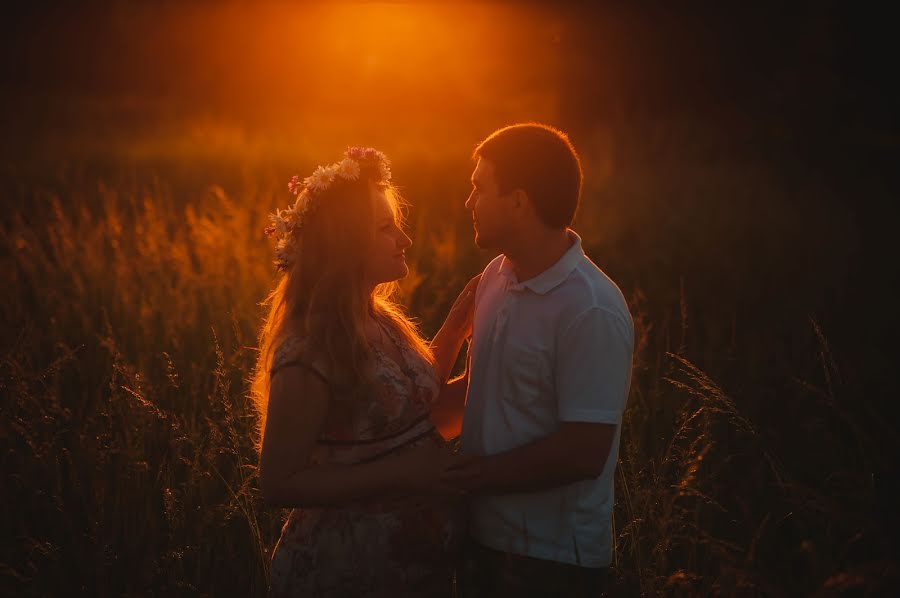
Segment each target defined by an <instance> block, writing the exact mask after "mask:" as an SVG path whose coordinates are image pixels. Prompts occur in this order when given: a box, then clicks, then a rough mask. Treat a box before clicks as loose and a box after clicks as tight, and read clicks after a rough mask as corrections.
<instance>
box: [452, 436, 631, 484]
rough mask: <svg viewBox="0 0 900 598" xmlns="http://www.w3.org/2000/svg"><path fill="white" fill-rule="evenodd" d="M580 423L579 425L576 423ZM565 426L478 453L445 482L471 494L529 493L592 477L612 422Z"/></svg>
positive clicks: (609, 443)
mask: <svg viewBox="0 0 900 598" xmlns="http://www.w3.org/2000/svg"><path fill="white" fill-rule="evenodd" d="M576 425H581V424H576ZM584 425H586V426H590V427H589V428H584V429H580V430H579V429H574V428H573V427H571V426H569V427H566V428H561V429H560V430H559V431H557V432H554V433H553V434H550V435H549V436H546V437H544V438H541V439H538V440H535V441H534V442H532V443H529V444H526V445H524V446H520V447H517V448H514V449H512V450H509V451H506V452H504V453H500V454H497V455H490V456H485V457H482V458H481V459H478V460H477V461H475V462H473V463H471V464H469V465H467V466H465V467H463V468H459V469H458V470H456V471H453V470H451V471H449V472H448V473H447V479H448V482H449V483H454V484H457V485H458V486H459V487H461V488H463V489H464V490H467V491H468V492H471V493H475V494H503V493H508V492H535V491H539V490H544V489H547V488H552V487H555V486H561V485H564V484H570V483H572V482H577V481H580V480H586V479H590V478H595V477H597V476H599V475H600V474H601V473H602V472H603V465H604V464H605V463H606V460H607V457H608V456H609V450H610V448H611V446H612V437H613V434H614V433H615V427H614V426H612V425H609V426H605V425H602V424H584Z"/></svg>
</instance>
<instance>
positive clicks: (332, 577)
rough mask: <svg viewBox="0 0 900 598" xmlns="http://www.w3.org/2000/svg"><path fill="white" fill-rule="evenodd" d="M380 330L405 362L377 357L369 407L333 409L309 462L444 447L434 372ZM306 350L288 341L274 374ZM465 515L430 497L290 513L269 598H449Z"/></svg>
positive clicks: (379, 353)
mask: <svg viewBox="0 0 900 598" xmlns="http://www.w3.org/2000/svg"><path fill="white" fill-rule="evenodd" d="M376 319H377V318H376ZM379 325H380V326H381V327H382V329H383V331H384V332H385V335H386V336H387V337H388V338H389V339H390V340H391V341H392V342H393V343H395V345H396V346H397V348H398V349H399V350H400V353H401V355H402V357H403V362H402V363H397V362H395V361H394V360H393V359H391V358H390V357H389V356H388V355H387V354H386V353H385V352H384V351H383V350H382V349H380V348H379V347H378V346H377V345H376V346H374V347H373V354H374V360H375V361H374V367H375V381H376V384H375V386H376V388H374V389H373V390H374V392H373V393H372V399H371V401H369V402H368V403H367V404H362V403H360V404H356V403H354V404H347V403H346V402H344V403H342V402H340V401H334V400H333V401H332V402H331V405H330V406H329V414H328V417H327V418H326V424H325V430H324V431H323V434H322V435H321V436H320V438H319V440H318V443H317V447H316V450H315V453H314V455H313V461H314V462H319V463H323V462H328V463H341V464H355V463H366V462H371V461H374V460H376V459H381V458H385V457H389V456H391V455H394V454H397V453H398V452H400V451H406V450H411V449H415V448H417V447H425V446H443V445H444V444H445V441H444V439H443V438H442V437H441V435H440V433H439V432H438V431H437V430H436V429H435V427H434V425H433V424H432V423H431V420H430V418H429V412H430V405H431V403H432V402H433V401H434V400H435V399H436V398H437V395H438V390H439V385H438V380H437V378H436V376H435V373H434V369H433V368H432V366H431V365H430V364H429V363H427V362H426V361H425V360H424V359H423V358H422V357H421V356H420V355H419V354H418V353H417V352H416V351H415V350H414V349H413V348H412V347H410V346H409V345H408V343H407V342H406V341H405V339H403V338H402V337H401V336H400V334H399V333H398V332H397V331H396V329H395V328H394V327H393V326H392V325H391V324H389V323H387V322H384V321H379ZM302 343H303V340H302V339H299V338H298V337H289V338H287V339H286V340H285V341H284V343H282V345H281V346H280V347H279V349H278V351H276V354H275V358H274V361H273V366H272V371H273V372H274V371H275V370H277V369H278V368H280V367H284V366H285V365H292V364H295V363H297V362H296V361H292V360H291V359H290V358H289V357H288V355H291V354H294V353H296V351H297V348H298V345H299V346H301V353H302ZM300 363H301V364H302V365H307V367H308V364H305V363H304V362H303V361H302V360H300ZM313 369H315V368H313ZM464 513H465V510H464V505H463V504H462V503H461V502H460V501H459V500H458V499H454V498H450V497H436V496H416V497H407V498H392V499H382V500H374V499H373V500H369V501H365V502H358V503H355V504H352V505H348V506H339V507H338V506H335V507H316V508H294V509H293V510H292V511H291V513H290V515H289V517H288V519H287V521H286V522H285V524H284V527H283V528H282V530H281V537H280V538H279V540H278V543H277V544H276V546H275V551H274V553H273V555H272V569H271V585H270V589H269V596H270V597H272V598H276V597H277V598H281V597H285V596H354V597H357V596H360V597H361V596H371V597H375V596H450V595H451V590H452V579H453V570H454V568H455V566H456V559H457V556H458V553H459V549H460V547H461V543H462V540H463V538H464V535H465V529H464V524H465V519H464Z"/></svg>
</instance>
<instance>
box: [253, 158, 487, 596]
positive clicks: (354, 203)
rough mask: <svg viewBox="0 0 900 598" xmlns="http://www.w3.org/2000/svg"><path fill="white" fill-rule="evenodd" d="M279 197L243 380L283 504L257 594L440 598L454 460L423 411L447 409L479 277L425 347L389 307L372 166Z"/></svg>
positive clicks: (392, 198)
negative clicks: (277, 274)
mask: <svg viewBox="0 0 900 598" xmlns="http://www.w3.org/2000/svg"><path fill="white" fill-rule="evenodd" d="M288 188H289V189H290V191H291V192H292V193H294V194H296V195H297V196H298V197H297V201H296V203H295V204H294V206H292V207H291V208H289V209H288V210H278V212H277V213H276V214H273V215H272V225H271V226H270V227H269V228H267V229H266V232H267V234H269V235H272V236H276V237H277V238H278V242H277V245H276V254H277V260H276V265H277V266H278V268H279V269H280V270H281V271H282V272H283V273H284V274H283V276H282V277H281V279H280V280H279V282H278V285H277V287H276V289H275V290H274V291H273V292H272V293H271V294H270V296H269V298H268V300H267V304H268V305H269V314H268V317H267V319H266V321H265V324H264V326H263V329H262V332H261V335H260V348H261V352H260V357H259V361H258V364H257V370H256V375H255V378H254V381H253V396H254V401H255V403H256V406H257V409H258V412H259V415H260V442H259V449H260V483H261V487H262V492H263V495H264V498H265V500H266V502H267V503H268V504H270V505H273V506H285V507H293V510H292V511H291V514H290V516H289V518H288V520H287V522H286V523H285V525H284V527H283V529H282V532H281V537H280V539H279V541H278V544H277V545H276V547H275V552H274V554H273V556H272V574H271V587H270V595H271V596H300V595H302V596H402V595H413V596H444V595H450V593H451V586H452V577H453V569H454V566H455V557H456V552H457V550H458V548H459V544H460V542H461V540H462V538H463V537H464V534H465V530H464V529H463V525H464V519H463V518H462V511H461V508H462V505H461V504H460V500H459V496H458V494H457V493H456V491H455V490H453V489H450V488H446V487H442V486H441V484H440V483H439V475H440V473H441V471H443V470H444V469H445V468H447V467H450V466H453V465H455V464H459V463H460V462H461V461H462V460H463V459H464V458H463V457H461V456H459V455H455V454H453V453H452V452H451V451H450V450H449V449H448V448H447V447H446V443H445V441H444V439H443V438H442V437H441V435H440V434H439V433H438V431H437V430H436V429H435V427H434V424H433V423H432V421H431V419H430V418H429V414H430V412H431V409H432V406H433V405H440V404H442V402H443V403H446V402H449V399H447V400H444V401H442V397H441V392H440V389H441V388H442V387H445V386H444V382H445V381H446V378H447V376H448V375H449V372H450V370H451V367H452V364H453V362H454V361H455V359H456V357H457V354H458V352H459V349H460V347H461V345H462V343H463V341H464V339H465V338H466V337H467V336H468V335H469V334H470V330H471V325H472V324H471V309H472V296H473V295H474V288H475V285H477V280H475V279H473V281H472V282H471V283H470V284H469V285H468V286H467V287H466V289H465V290H464V291H463V293H462V294H461V295H460V297H459V298H458V299H457V301H456V303H455V304H454V306H453V308H451V311H450V314H449V315H448V317H447V320H446V321H445V323H444V325H443V326H442V328H441V330H440V331H439V332H438V334H437V336H436V337H435V339H434V340H433V341H432V343H431V344H430V345H429V344H426V343H425V342H424V341H423V340H422V338H421V337H420V336H419V334H418V332H417V330H416V327H415V325H414V324H413V323H412V322H411V321H410V320H409V318H408V317H407V316H406V315H404V312H403V311H402V309H401V308H400V306H398V305H397V304H396V303H393V302H392V301H391V300H390V296H391V293H392V292H393V290H394V289H395V286H396V282H395V281H397V280H398V279H400V278H403V277H404V276H406V274H407V273H408V268H407V265H406V262H405V256H404V251H405V250H406V249H407V248H408V247H409V246H410V245H411V243H412V242H411V240H410V238H409V237H408V236H407V235H406V234H405V233H404V232H403V230H402V228H401V218H400V213H399V197H398V194H397V192H396V190H395V189H394V187H393V186H392V185H391V183H390V168H389V163H388V161H387V158H386V157H385V156H384V154H382V153H381V152H379V151H377V150H374V149H371V148H367V149H362V148H350V149H348V150H347V152H346V153H345V157H344V159H343V160H342V161H341V162H339V163H337V164H333V165H331V166H328V167H321V166H320V167H319V168H318V169H317V170H316V171H315V172H314V173H313V174H312V175H311V176H310V177H307V178H306V179H304V180H303V181H302V182H301V181H300V180H299V179H298V178H297V177H294V178H293V179H292V180H291V182H290V184H289V185H288ZM445 388H446V387H445ZM454 408H456V409H458V408H459V406H458V401H457V402H456V403H455V406H454Z"/></svg>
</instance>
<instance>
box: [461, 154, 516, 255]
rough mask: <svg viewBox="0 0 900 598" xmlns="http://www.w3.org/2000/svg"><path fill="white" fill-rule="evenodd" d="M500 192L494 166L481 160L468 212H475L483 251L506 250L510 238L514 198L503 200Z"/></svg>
mask: <svg viewBox="0 0 900 598" xmlns="http://www.w3.org/2000/svg"><path fill="white" fill-rule="evenodd" d="M499 191H500V187H499V185H498V184H497V179H496V177H495V175H494V165H493V163H492V162H491V161H490V160H485V159H484V158H478V163H477V164H476V165H475V170H474V172H472V193H471V194H469V198H468V199H467V200H466V209H467V210H469V211H471V212H472V224H473V225H474V227H475V244H476V245H478V247H480V248H482V249H502V247H503V244H504V240H505V239H506V238H507V236H508V234H509V226H510V222H509V218H508V216H509V211H510V206H509V205H508V204H509V202H510V196H509V195H510V194H507V195H506V196H501V195H500V194H499Z"/></svg>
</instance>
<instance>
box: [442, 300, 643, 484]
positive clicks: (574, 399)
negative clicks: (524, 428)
mask: <svg viewBox="0 0 900 598" xmlns="http://www.w3.org/2000/svg"><path fill="white" fill-rule="evenodd" d="M557 347H559V349H558V350H557V357H556V367H555V375H556V379H555V387H556V400H557V417H558V421H559V428H558V429H557V431H556V432H553V433H552V434H550V435H548V436H546V437H544V438H540V439H538V440H535V441H533V442H531V443H529V444H526V445H523V446H520V447H516V448H514V449H511V450H509V451H507V452H505V453H501V454H497V455H491V456H485V457H482V458H480V459H474V460H473V461H471V462H467V463H466V464H465V465H460V466H458V467H455V468H451V469H450V470H448V471H446V472H445V473H444V479H445V480H446V481H447V482H448V483H450V484H453V485H457V486H458V487H460V488H462V489H464V490H467V491H469V492H476V493H486V494H492V493H493V494H497V493H503V492H529V491H536V490H541V489H544V488H549V487H552V486H559V485H563V484H568V483H571V482H575V481H578V480H584V479H589V478H595V477H597V476H599V475H600V474H601V473H603V468H604V467H605V465H606V462H607V461H608V459H609V454H610V450H611V448H612V442H613V439H614V438H615V434H616V427H617V426H618V425H619V423H620V422H621V417H622V412H623V410H624V408H625V401H626V399H627V396H628V389H629V385H630V380H631V360H632V353H633V347H634V337H633V330H632V327H631V326H630V324H629V322H628V321H627V320H625V319H624V318H622V317H620V316H619V315H617V314H615V313H612V312H610V311H608V310H606V309H603V308H597V307H594V308H590V309H588V310H587V311H585V312H584V313H582V314H581V315H580V316H578V317H577V318H575V319H574V320H573V321H572V322H571V323H570V324H569V325H568V326H567V327H566V329H564V330H562V331H560V334H559V337H558V339H557Z"/></svg>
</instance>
